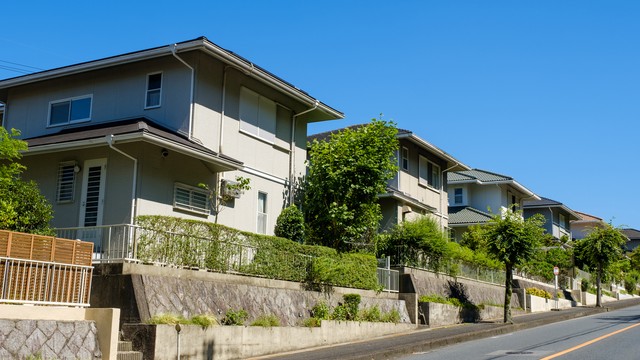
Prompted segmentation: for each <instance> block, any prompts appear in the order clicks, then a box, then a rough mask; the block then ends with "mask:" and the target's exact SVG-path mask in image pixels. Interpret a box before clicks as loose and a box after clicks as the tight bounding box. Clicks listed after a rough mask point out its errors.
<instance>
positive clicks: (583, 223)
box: [571, 211, 606, 240]
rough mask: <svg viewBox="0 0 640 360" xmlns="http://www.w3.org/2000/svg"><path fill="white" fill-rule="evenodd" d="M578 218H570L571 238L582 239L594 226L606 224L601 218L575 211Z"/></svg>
mask: <svg viewBox="0 0 640 360" xmlns="http://www.w3.org/2000/svg"><path fill="white" fill-rule="evenodd" d="M575 213H576V214H577V215H578V217H579V219H576V220H571V238H572V239H573V240H581V239H584V238H585V237H586V236H587V235H589V233H590V232H591V231H592V230H593V228H594V227H596V226H602V225H604V224H606V223H605V222H604V221H603V220H602V219H601V218H599V217H597V216H593V215H589V214H586V213H583V212H580V211H575Z"/></svg>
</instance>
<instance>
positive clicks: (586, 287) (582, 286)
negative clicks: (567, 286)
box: [580, 278, 589, 291]
mask: <svg viewBox="0 0 640 360" xmlns="http://www.w3.org/2000/svg"><path fill="white" fill-rule="evenodd" d="M588 290H589V280H588V279H585V278H583V279H582V281H581V282H580V291H588Z"/></svg>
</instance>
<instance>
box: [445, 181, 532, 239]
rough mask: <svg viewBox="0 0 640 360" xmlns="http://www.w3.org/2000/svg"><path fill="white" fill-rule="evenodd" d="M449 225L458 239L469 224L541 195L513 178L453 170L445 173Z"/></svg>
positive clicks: (515, 207) (482, 220) (517, 206)
mask: <svg viewBox="0 0 640 360" xmlns="http://www.w3.org/2000/svg"><path fill="white" fill-rule="evenodd" d="M447 191H448V195H449V228H450V229H451V238H452V239H454V240H456V241H460V240H461V239H462V234H464V233H465V232H466V231H467V230H468V229H469V227H470V226H472V225H476V224H483V223H486V222H488V221H489V220H490V219H491V218H492V217H493V216H494V215H496V214H501V213H502V212H503V211H504V210H506V209H508V208H512V209H522V207H523V202H524V201H525V200H530V199H532V200H540V197H539V196H538V195H536V194H535V193H533V191H531V190H529V189H527V188H526V187H524V186H523V185H521V184H520V183H519V182H517V181H516V180H514V179H513V178H512V177H509V176H506V175H501V174H497V173H493V172H489V171H486V170H480V169H472V170H465V171H453V172H451V173H449V176H448V188H447Z"/></svg>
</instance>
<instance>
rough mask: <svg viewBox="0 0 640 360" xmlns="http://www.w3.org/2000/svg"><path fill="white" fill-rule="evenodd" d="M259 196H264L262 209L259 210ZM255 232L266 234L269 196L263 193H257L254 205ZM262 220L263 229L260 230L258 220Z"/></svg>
mask: <svg viewBox="0 0 640 360" xmlns="http://www.w3.org/2000/svg"><path fill="white" fill-rule="evenodd" d="M260 195H264V209H260ZM256 210H257V211H256V232H257V233H258V234H266V233H267V227H268V225H269V215H268V211H269V194H268V193H266V192H264V191H258V202H257V204H256ZM261 217H262V218H263V219H262V224H263V226H264V228H263V229H261V228H260V220H261Z"/></svg>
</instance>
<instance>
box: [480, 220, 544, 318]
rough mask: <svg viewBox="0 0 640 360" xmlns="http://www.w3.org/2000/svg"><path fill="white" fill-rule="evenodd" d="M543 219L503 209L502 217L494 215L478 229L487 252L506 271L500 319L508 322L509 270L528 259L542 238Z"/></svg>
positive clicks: (511, 289) (510, 272) (511, 271)
mask: <svg viewBox="0 0 640 360" xmlns="http://www.w3.org/2000/svg"><path fill="white" fill-rule="evenodd" d="M545 221H546V220H545V218H544V216H542V215H541V214H536V215H534V216H532V217H530V218H528V219H526V220H524V219H523V217H522V212H521V211H512V210H510V209H509V210H506V211H505V212H504V214H503V215H502V216H500V215H496V216H494V217H493V218H492V219H491V220H490V221H489V222H488V223H487V224H486V225H485V226H483V229H482V232H483V235H484V236H485V239H486V246H487V251H488V252H489V254H491V255H493V256H495V258H496V259H497V260H498V261H501V262H502V263H504V267H505V272H506V281H505V295H504V322H505V323H512V322H513V320H512V318H511V293H512V291H513V286H512V283H513V269H514V268H515V267H517V266H519V265H521V264H523V263H525V262H526V261H529V260H531V259H532V258H533V257H534V256H535V253H536V251H537V250H538V248H539V244H540V243H541V242H542V240H543V239H544V231H545V230H544V228H543V227H542V225H543V224H544V223H545Z"/></svg>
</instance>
